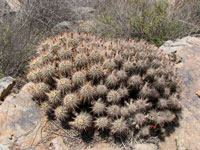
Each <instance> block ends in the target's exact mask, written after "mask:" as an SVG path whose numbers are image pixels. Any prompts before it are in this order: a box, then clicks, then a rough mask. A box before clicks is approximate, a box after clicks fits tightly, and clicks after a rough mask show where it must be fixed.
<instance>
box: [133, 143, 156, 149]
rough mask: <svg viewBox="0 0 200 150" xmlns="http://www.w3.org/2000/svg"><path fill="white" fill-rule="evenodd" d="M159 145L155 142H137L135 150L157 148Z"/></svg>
mask: <svg viewBox="0 0 200 150" xmlns="http://www.w3.org/2000/svg"><path fill="white" fill-rule="evenodd" d="M157 149H158V148H157V146H156V145H154V144H136V145H134V150H157Z"/></svg>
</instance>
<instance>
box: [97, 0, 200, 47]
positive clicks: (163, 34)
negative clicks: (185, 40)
mask: <svg viewBox="0 0 200 150" xmlns="http://www.w3.org/2000/svg"><path fill="white" fill-rule="evenodd" d="M188 3H189V8H188ZM192 3H193V2H191V3H190V2H182V3H181V5H180V6H179V5H170V4H169V3H168V2H167V1H165V0H161V1H156V0H127V1H121V0H104V1H101V2H99V4H98V7H97V8H98V13H99V17H98V18H99V21H100V22H102V23H103V24H105V26H104V27H102V25H99V26H97V29H96V30H95V31H94V32H97V33H99V34H100V35H101V36H103V37H104V38H105V39H109V38H113V37H117V38H119V37H120V38H121V37H124V38H127V39H128V38H134V39H138V40H140V39H145V40H147V41H148V42H150V43H153V44H155V45H156V46H161V45H162V44H163V43H164V42H165V41H166V40H171V39H176V38H180V37H183V36H186V35H188V34H191V33H192V32H196V31H197V30H198V29H199V27H198V26H197V25H195V24H196V23H194V22H195V21H194V20H198V21H199V19H197V17H194V14H196V13H195V12H194V10H198V9H197V7H196V8H195V7H193V5H196V3H193V4H192ZM197 3H198V2H197ZM192 9H194V10H192ZM188 11H189V12H191V11H193V12H191V13H188ZM186 13H187V14H186ZM191 18H193V19H194V20H193V19H191ZM188 22H191V23H188Z"/></svg>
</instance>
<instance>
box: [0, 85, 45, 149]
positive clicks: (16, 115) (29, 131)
mask: <svg viewBox="0 0 200 150" xmlns="http://www.w3.org/2000/svg"><path fill="white" fill-rule="evenodd" d="M33 85H34V84H33V83H28V84H26V85H25V86H24V87H23V88H22V89H21V91H20V92H19V94H16V95H15V94H11V95H9V96H8V97H7V98H6V99H5V101H4V102H3V104H2V105H1V106H0V144H2V145H5V146H7V145H9V146H13V145H17V146H19V147H20V148H21V149H25V148H27V147H34V146H36V145H37V144H38V143H39V142H40V141H41V140H42V138H44V137H45V136H46V133H45V132H44V131H43V127H44V126H45V123H46V118H45V117H44V116H43V115H42V114H41V112H40V111H39V109H37V107H36V105H35V102H33V100H32V95H31V91H32V89H31V87H32V86H33Z"/></svg>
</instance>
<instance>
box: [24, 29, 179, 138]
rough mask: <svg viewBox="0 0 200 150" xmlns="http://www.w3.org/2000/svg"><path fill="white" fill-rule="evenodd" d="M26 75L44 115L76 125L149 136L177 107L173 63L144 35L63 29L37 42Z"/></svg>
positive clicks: (173, 116)
mask: <svg viewBox="0 0 200 150" xmlns="http://www.w3.org/2000/svg"><path fill="white" fill-rule="evenodd" d="M27 78H28V80H29V81H31V82H34V83H35V86H34V88H33V99H34V100H35V101H37V102H38V104H41V107H42V110H43V111H44V112H45V113H46V115H50V114H51V115H52V114H53V116H54V118H55V119H57V120H60V121H62V123H66V124H69V125H70V126H73V127H74V128H76V129H78V130H80V131H88V130H94V129H96V130H100V131H101V130H106V131H111V132H112V133H113V134H114V135H121V134H126V133H127V135H129V134H130V135H133V136H135V137H136V138H147V137H149V136H151V135H155V133H159V134H162V133H163V132H158V131H164V130H165V128H167V127H168V124H170V123H172V122H174V121H178V119H177V117H178V116H179V113H180V112H181V105H180V99H181V93H180V92H181V88H180V80H179V78H178V76H177V75H176V69H175V68H174V67H173V64H172V63H170V62H169V60H167V59H166V58H165V56H164V55H163V54H162V53H161V52H160V50H159V49H157V48H156V47H154V46H152V45H149V44H147V43H146V42H144V41H140V42H135V41H134V40H128V41H127V40H122V39H118V40H111V41H104V40H103V39H99V38H97V37H96V36H92V35H90V34H88V33H63V34H60V35H58V36H55V37H54V38H48V39H47V40H45V41H42V42H41V44H40V45H39V46H38V48H37V57H35V58H33V60H31V61H30V63H29V73H28V74H27ZM152 126H158V127H159V128H156V130H153V129H152V128H151V127H152ZM133 132H134V133H133Z"/></svg>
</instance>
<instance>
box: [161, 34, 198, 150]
mask: <svg viewBox="0 0 200 150" xmlns="http://www.w3.org/2000/svg"><path fill="white" fill-rule="evenodd" d="M180 41H181V42H184V43H186V44H185V45H184V46H180V47H179V49H178V50H177V55H178V56H180V57H181V58H182V63H181V64H182V65H179V67H178V74H179V76H180V78H181V81H182V84H183V87H182V90H183V96H182V97H183V98H182V105H183V111H182V119H181V120H180V125H179V127H178V128H176V130H175V132H173V133H172V134H171V135H170V136H169V137H166V138H165V141H164V142H161V143H160V150H166V149H169V150H187V149H188V150H198V149H199V147H200V142H199V141H200V134H199V133H200V126H199V124H200V119H199V118H200V101H199V98H198V96H197V95H196V94H195V93H196V91H198V90H199V87H200V72H199V70H200V51H199V49H200V39H199V38H194V37H191V38H190V37H186V38H184V39H183V40H182V39H180V40H179V41H178V42H180ZM175 43H176V42H175Z"/></svg>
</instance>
